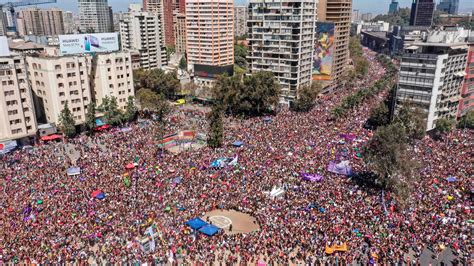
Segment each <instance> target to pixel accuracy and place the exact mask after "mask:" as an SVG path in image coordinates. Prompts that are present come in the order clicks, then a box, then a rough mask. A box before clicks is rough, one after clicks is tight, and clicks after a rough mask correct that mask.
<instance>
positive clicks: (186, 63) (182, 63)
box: [179, 56, 188, 70]
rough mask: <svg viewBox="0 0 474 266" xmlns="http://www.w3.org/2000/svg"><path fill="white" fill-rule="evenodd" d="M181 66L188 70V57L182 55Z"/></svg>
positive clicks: (182, 68)
mask: <svg viewBox="0 0 474 266" xmlns="http://www.w3.org/2000/svg"><path fill="white" fill-rule="evenodd" d="M179 68H180V69H181V70H186V69H187V68H188V62H187V61H186V57H184V56H183V57H181V60H179Z"/></svg>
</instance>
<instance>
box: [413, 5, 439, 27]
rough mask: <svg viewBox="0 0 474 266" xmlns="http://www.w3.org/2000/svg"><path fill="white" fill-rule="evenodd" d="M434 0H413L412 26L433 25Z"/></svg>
mask: <svg viewBox="0 0 474 266" xmlns="http://www.w3.org/2000/svg"><path fill="white" fill-rule="evenodd" d="M434 8H435V3H434V0H413V3H412V4H411V14H410V26H431V24H432V23H433V15H434Z"/></svg>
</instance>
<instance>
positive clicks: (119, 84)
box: [91, 52, 135, 110]
mask: <svg viewBox="0 0 474 266" xmlns="http://www.w3.org/2000/svg"><path fill="white" fill-rule="evenodd" d="M132 71H133V67H132V57H131V53H130V52H116V53H107V54H97V55H95V56H94V58H93V61H92V70H91V81H92V88H91V89H92V98H93V100H94V101H95V102H96V104H97V106H99V105H101V104H102V99H103V98H104V97H106V96H109V97H111V96H114V97H115V98H117V104H118V107H119V109H121V110H125V107H126V106H127V101H128V97H130V96H132V97H133V96H135V91H134V86H133V73H132Z"/></svg>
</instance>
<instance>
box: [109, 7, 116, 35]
mask: <svg viewBox="0 0 474 266" xmlns="http://www.w3.org/2000/svg"><path fill="white" fill-rule="evenodd" d="M108 10H109V30H108V31H109V32H114V31H115V29H114V11H113V10H112V7H111V6H109V9H108Z"/></svg>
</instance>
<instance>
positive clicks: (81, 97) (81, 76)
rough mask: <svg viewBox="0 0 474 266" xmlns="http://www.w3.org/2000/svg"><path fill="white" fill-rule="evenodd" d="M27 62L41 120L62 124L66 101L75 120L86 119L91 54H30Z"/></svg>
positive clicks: (38, 116) (89, 96)
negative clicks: (60, 115)
mask: <svg viewBox="0 0 474 266" xmlns="http://www.w3.org/2000/svg"><path fill="white" fill-rule="evenodd" d="M26 62H27V64H28V72H29V80H30V84H31V89H32V90H33V94H34V102H35V109H36V116H37V119H38V122H41V123H55V124H59V114H60V113H61V111H62V110H63V109H64V105H65V103H66V101H67V102H68V105H69V109H70V110H71V112H72V114H73V116H74V121H75V123H76V124H82V123H84V121H85V118H86V116H85V115H86V109H87V105H88V104H89V103H90V102H91V93H90V82H89V74H90V73H89V70H90V66H89V65H90V56H63V57H58V56H55V57H53V56H45V55H42V56H35V57H33V56H29V57H27V58H26Z"/></svg>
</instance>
